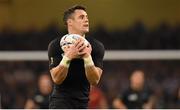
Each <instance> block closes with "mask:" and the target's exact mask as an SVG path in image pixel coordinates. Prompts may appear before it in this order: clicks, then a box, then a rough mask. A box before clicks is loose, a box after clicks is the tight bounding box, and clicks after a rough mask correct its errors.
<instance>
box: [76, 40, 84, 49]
mask: <svg viewBox="0 0 180 110" xmlns="http://www.w3.org/2000/svg"><path fill="white" fill-rule="evenodd" d="M83 45H84V41H80V42H79V43H78V44H77V46H76V47H77V48H78V49H79V48H80V47H81V46H83Z"/></svg>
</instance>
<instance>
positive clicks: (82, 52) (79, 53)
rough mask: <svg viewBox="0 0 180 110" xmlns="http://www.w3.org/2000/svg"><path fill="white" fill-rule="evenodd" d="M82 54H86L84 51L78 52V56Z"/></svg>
mask: <svg viewBox="0 0 180 110" xmlns="http://www.w3.org/2000/svg"><path fill="white" fill-rule="evenodd" d="M84 54H86V52H84V51H81V52H78V55H84Z"/></svg>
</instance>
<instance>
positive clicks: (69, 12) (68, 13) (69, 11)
mask: <svg viewBox="0 0 180 110" xmlns="http://www.w3.org/2000/svg"><path fill="white" fill-rule="evenodd" d="M75 10H84V11H86V8H85V7H84V6H81V5H74V6H72V7H70V8H68V9H67V10H65V11H64V16H63V22H64V24H65V25H67V20H68V19H69V17H70V16H71V15H72V14H73V13H74V11H75Z"/></svg>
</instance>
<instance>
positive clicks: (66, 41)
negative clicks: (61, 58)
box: [60, 34, 89, 51]
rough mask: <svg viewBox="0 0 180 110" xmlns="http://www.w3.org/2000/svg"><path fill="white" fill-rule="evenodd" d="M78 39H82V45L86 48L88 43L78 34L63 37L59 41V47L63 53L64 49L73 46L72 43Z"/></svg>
mask: <svg viewBox="0 0 180 110" xmlns="http://www.w3.org/2000/svg"><path fill="white" fill-rule="evenodd" d="M80 38H81V39H83V40H84V44H85V45H87V46H88V44H89V42H88V41H87V40H86V39H85V38H84V37H82V36H80V35H78V34H66V35H64V36H63V37H62V38H61V40H60V46H61V48H62V50H63V51H64V49H65V48H67V46H71V45H74V43H75V42H76V41H77V40H78V39H80Z"/></svg>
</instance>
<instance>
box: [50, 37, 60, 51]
mask: <svg viewBox="0 0 180 110" xmlns="http://www.w3.org/2000/svg"><path fill="white" fill-rule="evenodd" d="M60 39H61V38H60V37H56V38H54V39H53V40H51V41H50V43H49V45H48V50H49V49H50V48H53V47H59V46H60Z"/></svg>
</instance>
